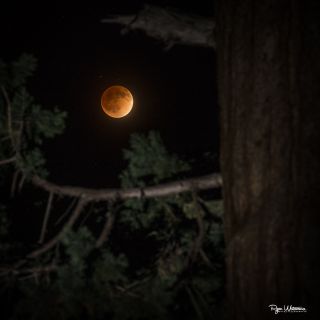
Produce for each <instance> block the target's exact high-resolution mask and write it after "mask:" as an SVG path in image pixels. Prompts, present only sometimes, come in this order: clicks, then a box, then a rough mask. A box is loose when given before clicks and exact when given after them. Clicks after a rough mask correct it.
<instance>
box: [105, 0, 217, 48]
mask: <svg viewBox="0 0 320 320" xmlns="http://www.w3.org/2000/svg"><path fill="white" fill-rule="evenodd" d="M101 22H102V23H116V24H120V25H122V26H124V28H123V30H122V33H126V32H127V31H129V30H142V31H144V32H145V33H146V34H147V35H148V36H150V37H152V38H155V39H158V40H160V41H162V42H163V43H164V44H165V45H166V49H170V48H171V47H172V46H173V45H175V44H183V45H189V46H202V47H210V48H215V47H216V43H215V39H214V31H215V22H214V19H213V18H206V17H202V16H196V15H192V14H184V13H181V12H178V11H177V10H176V9H172V8H167V7H166V8H162V7H158V6H152V5H145V6H144V7H143V8H142V9H141V10H140V12H138V13H137V14H132V15H113V16H109V17H107V18H105V19H102V20H101Z"/></svg>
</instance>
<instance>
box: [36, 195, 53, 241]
mask: <svg viewBox="0 0 320 320" xmlns="http://www.w3.org/2000/svg"><path fill="white" fill-rule="evenodd" d="M52 199H53V193H52V192H50V193H49V198H48V203H47V207H46V212H45V214H44V218H43V223H42V228H41V233H40V238H39V241H38V242H39V243H43V241H44V236H45V233H46V231H47V225H48V220H49V215H50V210H51V205H52Z"/></svg>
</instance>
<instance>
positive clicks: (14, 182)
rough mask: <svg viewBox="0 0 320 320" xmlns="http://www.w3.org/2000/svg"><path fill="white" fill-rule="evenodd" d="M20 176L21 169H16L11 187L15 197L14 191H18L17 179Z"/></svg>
mask: <svg viewBox="0 0 320 320" xmlns="http://www.w3.org/2000/svg"><path fill="white" fill-rule="evenodd" d="M18 177H19V170H16V171H15V172H14V174H13V177H12V183H11V189H10V196H11V198H13V196H14V193H15V191H16V186H17V181H18Z"/></svg>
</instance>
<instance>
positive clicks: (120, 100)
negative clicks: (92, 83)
mask: <svg viewBox="0 0 320 320" xmlns="http://www.w3.org/2000/svg"><path fill="white" fill-rule="evenodd" d="M101 106H102V110H103V111H104V112H105V113H106V114H107V115H108V116H110V117H112V118H122V117H124V116H126V115H127V114H128V113H129V112H130V111H131V109H132V107H133V97H132V94H131V92H130V91H129V90H128V89H127V88H125V87H123V86H112V87H109V88H108V89H106V90H105V91H104V92H103V94H102V97H101Z"/></svg>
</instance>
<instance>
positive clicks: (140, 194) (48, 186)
mask: <svg viewBox="0 0 320 320" xmlns="http://www.w3.org/2000/svg"><path fill="white" fill-rule="evenodd" d="M32 182H33V184H34V185H36V186H38V187H40V188H42V189H44V190H46V191H48V192H53V193H56V194H60V195H64V196H68V197H80V196H81V197H83V198H85V199H86V200H87V201H109V200H125V199H133V198H137V199H139V198H155V197H165V196H171V195H175V194H179V193H183V192H187V191H192V190H207V189H215V188H221V186H222V177H221V175H220V174H219V173H213V174H209V175H206V176H202V177H196V178H191V179H184V180H177V181H174V182H168V183H163V184H159V185H155V186H150V187H145V188H130V189H89V188H81V187H72V186H59V185H57V184H54V183H51V182H49V181H47V180H44V179H42V178H40V177H38V176H35V177H33V178H32Z"/></svg>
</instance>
